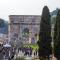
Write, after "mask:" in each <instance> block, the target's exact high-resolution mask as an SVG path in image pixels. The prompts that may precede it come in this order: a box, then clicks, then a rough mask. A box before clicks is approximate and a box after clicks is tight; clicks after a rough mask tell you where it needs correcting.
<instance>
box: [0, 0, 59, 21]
mask: <svg viewBox="0 0 60 60" xmlns="http://www.w3.org/2000/svg"><path fill="white" fill-rule="evenodd" d="M45 5H47V6H48V8H49V9H50V11H53V10H55V9H56V8H60V0H0V18H2V19H5V20H7V21H9V17H8V16H9V15H41V13H42V9H43V7H44V6H45Z"/></svg>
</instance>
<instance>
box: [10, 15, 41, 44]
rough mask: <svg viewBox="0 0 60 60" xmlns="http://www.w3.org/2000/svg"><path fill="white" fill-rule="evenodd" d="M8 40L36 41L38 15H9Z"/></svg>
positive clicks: (38, 24)
mask: <svg viewBox="0 0 60 60" xmlns="http://www.w3.org/2000/svg"><path fill="white" fill-rule="evenodd" d="M9 19H10V40H11V41H12V40H14V41H15V40H16V41H20V42H23V43H24V44H25V43H36V41H37V38H36V36H37V35H38V34H39V29H40V28H39V27H40V20H41V17H40V16H39V15H10V16H9Z"/></svg>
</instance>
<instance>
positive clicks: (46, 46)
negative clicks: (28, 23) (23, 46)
mask: <svg viewBox="0 0 60 60" xmlns="http://www.w3.org/2000/svg"><path fill="white" fill-rule="evenodd" d="M50 17H51V16H50V13H49V9H48V7H47V6H45V7H44V8H43V12H42V16H41V21H40V33H39V42H38V45H39V58H40V59H41V57H43V58H44V59H41V60H45V59H46V57H49V55H50V54H51V53H52V50H51V19H50Z"/></svg>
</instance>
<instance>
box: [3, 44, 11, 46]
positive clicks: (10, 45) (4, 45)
mask: <svg viewBox="0 0 60 60" xmlns="http://www.w3.org/2000/svg"><path fill="white" fill-rule="evenodd" d="M3 47H11V45H10V44H5V45H3Z"/></svg>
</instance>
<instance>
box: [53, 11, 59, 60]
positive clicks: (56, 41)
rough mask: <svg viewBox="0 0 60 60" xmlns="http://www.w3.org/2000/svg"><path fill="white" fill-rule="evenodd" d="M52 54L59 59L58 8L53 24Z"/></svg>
mask: <svg viewBox="0 0 60 60" xmlns="http://www.w3.org/2000/svg"><path fill="white" fill-rule="evenodd" d="M54 55H55V57H57V59H58V60H60V59H59V58H60V10H58V13H57V17H56V23H55V26H54Z"/></svg>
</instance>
